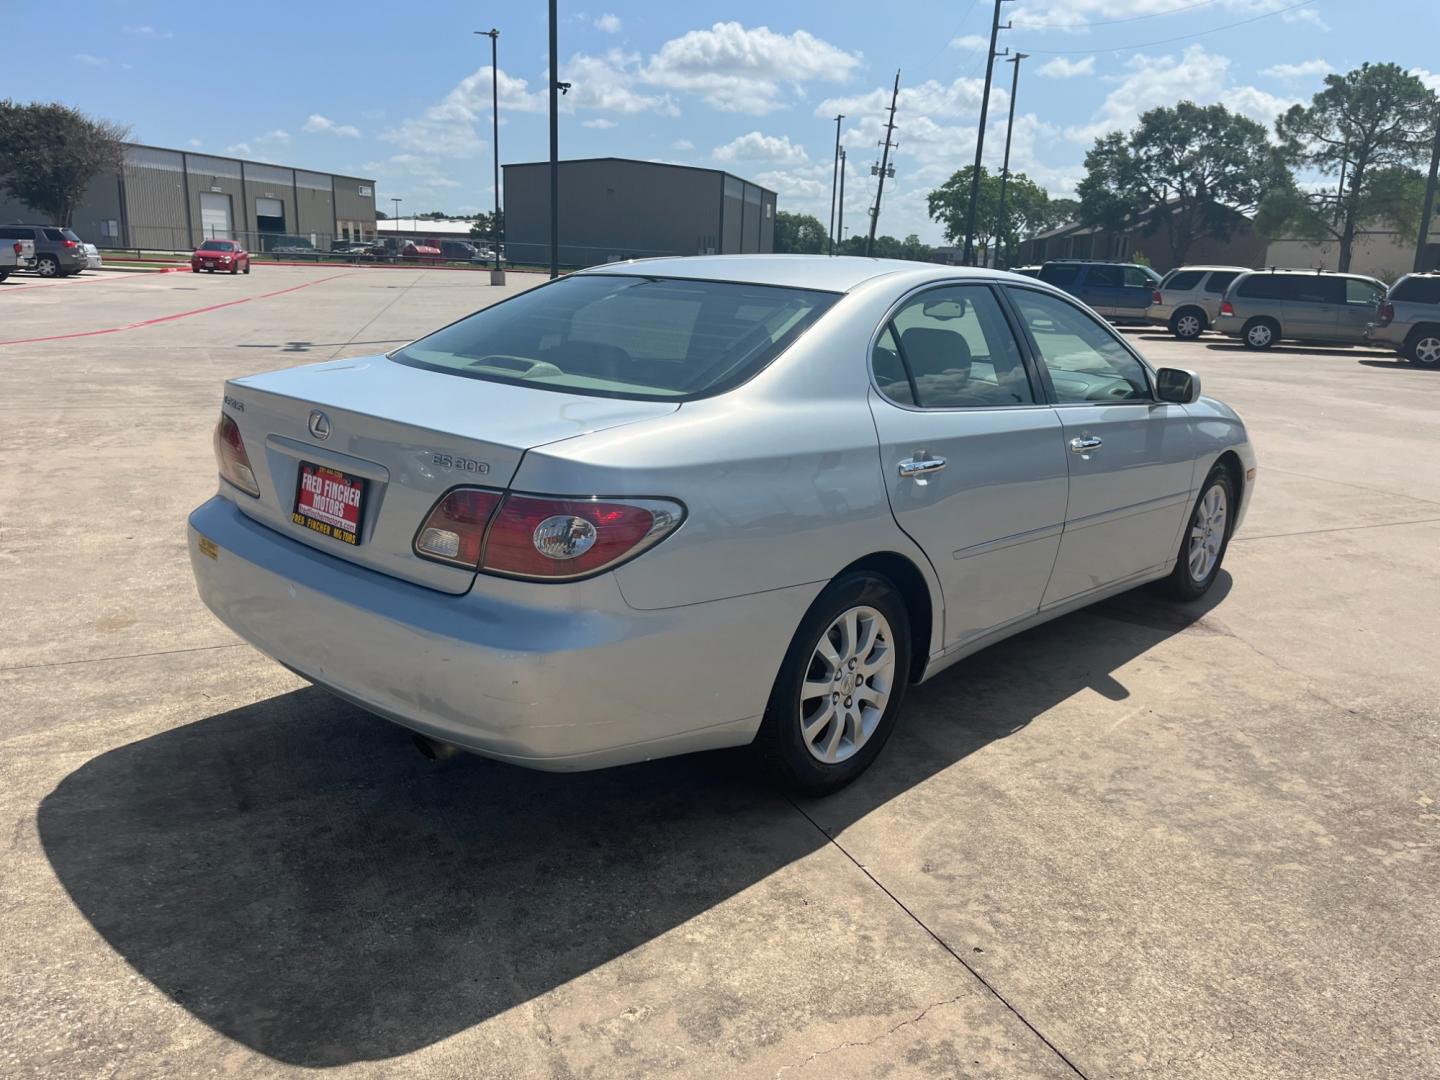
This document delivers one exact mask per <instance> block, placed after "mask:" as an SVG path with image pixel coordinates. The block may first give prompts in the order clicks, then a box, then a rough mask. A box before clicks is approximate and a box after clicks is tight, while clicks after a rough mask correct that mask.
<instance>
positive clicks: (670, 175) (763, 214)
mask: <svg viewBox="0 0 1440 1080" xmlns="http://www.w3.org/2000/svg"><path fill="white" fill-rule="evenodd" d="M774 250H775V192H773V191H770V190H769V189H768V188H763V187H760V186H759V185H758V184H753V183H751V182H750V181H748V180H742V179H741V178H740V177H738V176H732V175H731V174H730V173H727V172H722V171H721V170H719V169H702V168H696V167H694V166H690V165H667V164H662V163H660V162H654V161H635V160H631V159H629V158H613V157H606V158H577V159H574V160H570V161H562V162H560V262H561V263H562V264H563V265H565V266H593V265H595V264H597V263H603V262H613V261H615V260H617V259H626V258H645V257H648V256H653V255H705V254H715V255H718V254H725V255H728V254H736V253H742V252H745V253H748V252H757V251H774ZM505 256H506V258H507V259H509V260H510V262H511V263H539V264H542V265H543V264H546V263H548V262H549V261H550V165H549V162H545V161H527V162H524V163H522V164H516V165H506V166H505Z"/></svg>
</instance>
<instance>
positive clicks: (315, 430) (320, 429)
mask: <svg viewBox="0 0 1440 1080" xmlns="http://www.w3.org/2000/svg"><path fill="white" fill-rule="evenodd" d="M310 434H311V435H314V436H315V438H317V439H319V440H320V441H321V442H324V441H325V440H326V439H328V438H329V437H330V418H329V417H328V416H326V415H325V414H324V413H323V412H321V411H320V410H319V409H312V410H311V411H310Z"/></svg>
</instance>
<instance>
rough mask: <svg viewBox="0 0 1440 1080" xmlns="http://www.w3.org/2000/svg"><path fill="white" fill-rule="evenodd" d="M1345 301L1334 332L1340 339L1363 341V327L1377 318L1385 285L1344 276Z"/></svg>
mask: <svg viewBox="0 0 1440 1080" xmlns="http://www.w3.org/2000/svg"><path fill="white" fill-rule="evenodd" d="M1344 280H1345V303H1344V304H1343V305H1342V306H1341V308H1340V312H1339V316H1338V318H1337V319H1336V326H1335V333H1336V337H1338V338H1339V339H1340V340H1342V341H1364V340H1365V327H1366V326H1368V325H1369V324H1370V323H1372V322H1374V321H1375V320H1376V318H1378V310H1379V307H1380V301H1381V300H1384V299H1385V286H1383V285H1381V284H1380V282H1378V281H1371V280H1369V279H1367V278H1345V279H1344Z"/></svg>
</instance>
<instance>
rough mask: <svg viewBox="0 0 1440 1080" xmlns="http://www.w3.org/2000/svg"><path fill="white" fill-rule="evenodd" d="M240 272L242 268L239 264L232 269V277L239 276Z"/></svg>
mask: <svg viewBox="0 0 1440 1080" xmlns="http://www.w3.org/2000/svg"><path fill="white" fill-rule="evenodd" d="M239 272H240V267H239V265H238V264H236V265H234V266H232V267H230V273H231V274H232V275H234V274H238V273H239Z"/></svg>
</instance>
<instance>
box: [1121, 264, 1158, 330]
mask: <svg viewBox="0 0 1440 1080" xmlns="http://www.w3.org/2000/svg"><path fill="white" fill-rule="evenodd" d="M1116 269H1118V270H1119V271H1120V277H1121V284H1120V291H1119V293H1118V294H1117V295H1116V298H1115V311H1114V314H1113V315H1112V316H1111V318H1119V319H1143V318H1145V309H1146V308H1148V307H1149V306H1150V300H1151V298H1152V297H1153V296H1154V295H1155V290H1156V288H1157V287H1158V285H1157V282H1156V281H1155V279H1154V278H1152V277H1151V276H1150V275H1149V274H1147V273H1146V272H1145V271H1144V270H1142V269H1140V267H1138V266H1121V267H1117V268H1116Z"/></svg>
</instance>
